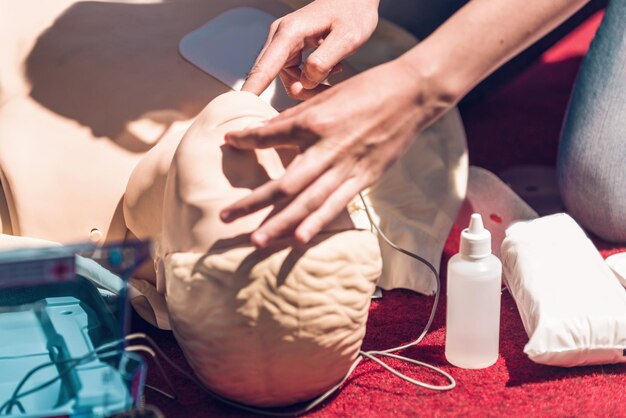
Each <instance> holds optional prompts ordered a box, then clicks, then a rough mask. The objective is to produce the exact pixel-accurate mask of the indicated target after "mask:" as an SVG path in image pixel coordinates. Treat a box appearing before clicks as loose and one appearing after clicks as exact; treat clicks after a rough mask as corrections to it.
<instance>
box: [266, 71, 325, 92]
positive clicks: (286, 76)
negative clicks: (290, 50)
mask: <svg viewBox="0 0 626 418" xmlns="http://www.w3.org/2000/svg"><path fill="white" fill-rule="evenodd" d="M278 76H279V77H280V81H281V82H282V83H283V86H284V87H285V90H286V91H287V95H288V96H289V97H292V98H294V99H298V100H307V99H310V98H312V97H314V96H316V95H318V94H319V93H321V92H323V91H325V90H327V89H328V88H329V87H330V86H327V85H325V84H319V85H317V86H315V87H314V88H312V89H305V88H304V86H303V85H302V82H301V81H300V78H301V71H300V69H299V68H297V67H296V68H285V69H283V70H282V71H281V72H280V73H279V74H278Z"/></svg>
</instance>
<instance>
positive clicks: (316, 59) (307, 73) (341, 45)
mask: <svg viewBox="0 0 626 418" xmlns="http://www.w3.org/2000/svg"><path fill="white" fill-rule="evenodd" d="M353 39H354V38H353V37H352V36H351V35H350V32H347V31H342V30H334V31H332V32H330V34H329V35H328V36H327V37H326V39H324V42H322V44H321V45H320V46H319V47H318V48H317V49H316V50H315V51H313V52H312V53H311V55H309V57H308V58H307V59H306V61H305V62H304V65H303V67H302V79H301V81H302V85H303V86H304V88H307V89H311V88H313V87H315V86H317V85H318V84H319V83H321V82H322V81H324V80H326V79H327V78H328V75H329V74H330V72H331V71H332V69H333V68H334V67H335V66H336V65H337V64H338V63H339V62H340V61H341V60H342V59H344V58H345V57H347V56H348V55H350V54H351V53H352V52H353V51H354V50H355V49H356V47H357V46H358V45H357V44H356V42H355V41H354V40H353Z"/></svg>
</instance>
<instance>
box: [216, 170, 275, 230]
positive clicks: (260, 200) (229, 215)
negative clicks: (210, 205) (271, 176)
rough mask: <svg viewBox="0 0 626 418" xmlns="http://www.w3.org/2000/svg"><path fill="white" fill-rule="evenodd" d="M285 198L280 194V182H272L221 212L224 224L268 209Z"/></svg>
mask: <svg viewBox="0 0 626 418" xmlns="http://www.w3.org/2000/svg"><path fill="white" fill-rule="evenodd" d="M284 197H285V196H284V195H282V194H281V193H280V189H279V187H278V180H270V181H268V182H267V183H265V184H263V185H262V186H259V187H257V188H256V189H254V191H253V192H252V193H250V194H249V195H248V196H246V197H244V198H243V199H240V200H238V201H237V202H235V203H233V204H232V205H229V206H227V207H225V208H224V209H222V210H221V211H220V219H221V220H222V222H226V223H230V222H233V221H235V220H237V219H239V218H241V217H243V216H246V215H249V214H251V213H254V212H256V211H258V210H261V209H263V208H266V207H268V206H270V205H271V204H272V202H275V201H277V200H280V199H282V198H284Z"/></svg>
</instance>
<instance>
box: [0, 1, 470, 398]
mask: <svg viewBox="0 0 626 418" xmlns="http://www.w3.org/2000/svg"><path fill="white" fill-rule="evenodd" d="M179 3H181V1H174V0H170V1H164V2H158V3H156V2H150V1H132V2H130V1H123V2H122V1H118V2H109V1H92V2H76V1H74V0H59V1H55V2H39V1H36V0H26V1H21V2H10V3H9V6H7V7H5V8H3V11H2V13H0V180H1V182H0V183H1V187H0V232H2V233H3V234H11V235H14V236H24V237H32V238H38V239H45V240H49V241H54V242H82V241H86V240H91V241H92V242H94V243H104V242H108V241H117V240H124V239H128V240H130V239H133V238H135V236H137V237H140V238H147V237H151V238H154V239H155V240H156V244H157V245H156V248H157V252H156V256H157V257H156V260H155V261H156V262H155V266H156V267H157V271H156V272H155V269H154V268H152V266H148V268H146V269H144V270H142V271H141V272H139V273H137V275H136V277H135V278H134V279H133V283H132V284H133V288H134V289H137V290H138V291H137V292H135V294H134V295H135V298H134V299H133V305H134V306H135V308H136V309H137V310H138V311H139V312H140V314H141V315H142V316H143V317H144V318H146V319H147V320H149V321H150V322H152V323H154V324H155V325H158V326H160V327H162V328H172V329H173V330H174V332H175V334H176V336H177V338H178V339H179V342H180V343H181V346H182V347H183V350H184V351H185V353H186V355H187V357H188V359H189V361H190V363H191V364H192V366H193V367H194V370H195V371H196V373H197V374H198V376H200V377H201V379H202V380H203V382H204V383H205V384H206V385H207V386H209V387H211V388H213V389H215V390H216V391H217V392H219V393H222V394H224V395H226V396H228V397H231V398H234V399H238V400H241V401H243V402H247V403H253V404H257V405H273V404H288V403H292V402H295V401H297V400H304V399H308V398H311V397H313V396H315V395H318V394H320V393H321V392H323V391H324V390H325V389H326V388H327V387H328V386H330V385H333V384H334V383H336V382H337V381H338V380H339V379H340V378H341V377H342V376H343V374H344V373H345V372H346V371H347V367H348V366H349V365H350V362H351V359H353V358H354V357H355V356H356V353H357V351H358V348H359V345H360V341H361V339H362V336H363V333H364V331H365V330H364V327H365V320H366V315H367V308H368V306H369V294H370V293H371V290H372V289H373V282H374V280H375V279H376V278H377V276H378V273H379V270H380V258H379V248H378V245H377V244H376V241H375V240H374V241H373V240H372V239H373V238H372V237H371V236H370V235H369V232H366V231H361V230H356V229H354V228H353V226H352V224H351V223H350V221H349V219H348V218H347V216H346V215H345V214H342V215H341V216H340V217H339V218H338V219H337V220H335V222H334V223H333V224H332V225H330V226H329V227H328V229H327V230H326V231H325V232H323V233H322V234H320V236H319V237H318V238H317V239H316V240H315V241H313V242H312V243H311V244H310V245H308V246H305V247H293V246H291V245H290V244H291V242H278V243H277V244H276V245H274V246H272V247H270V248H268V249H266V250H263V251H260V252H257V251H254V250H253V248H252V247H250V246H248V245H247V243H246V242H247V241H246V234H248V233H249V232H250V231H252V230H253V229H255V228H256V226H258V224H259V223H260V222H262V220H263V218H264V217H265V216H267V211H266V212H261V213H259V214H256V215H253V216H251V217H248V218H245V219H242V220H240V221H237V222H235V223H233V224H229V225H228V227H226V226H225V225H223V224H222V223H221V222H220V221H219V218H218V217H217V212H218V211H219V209H221V208H222V207H223V206H225V205H226V204H227V203H232V202H233V201H235V200H237V199H238V198H239V197H241V196H243V195H245V194H247V193H249V190H250V189H251V188H254V187H256V186H258V185H259V184H261V183H262V182H264V181H265V180H267V179H268V178H272V177H276V176H279V175H280V173H282V171H283V164H282V162H281V160H280V158H279V156H278V155H276V153H275V151H273V150H266V151H259V152H258V153H255V154H250V153H242V152H241V151H236V150H234V149H231V148H227V147H223V146H222V144H223V134H224V132H226V131H227V130H235V129H239V128H243V127H246V126H249V125H250V124H253V123H257V122H259V121H261V120H264V119H267V118H270V117H273V116H274V115H275V114H276V113H275V111H274V110H273V109H272V108H271V107H269V106H268V105H265V104H264V103H263V102H261V101H259V100H258V99H257V98H256V97H255V96H251V95H249V94H245V93H228V94H226V95H223V96H220V94H223V93H225V92H227V91H229V90H230V89H229V88H228V87H227V86H225V85H224V84H222V83H220V82H218V81H217V80H216V79H214V78H212V77H211V76H209V75H207V74H206V73H203V72H201V71H199V70H198V69H197V68H195V67H194V66H193V65H191V64H189V63H187V62H185V61H184V60H182V59H181V57H180V56H179V55H178V53H177V48H178V43H179V41H180V39H181V38H182V37H183V36H185V35H186V34H188V33H189V32H191V31H193V30H194V29H196V28H197V27H199V26H201V25H203V24H204V23H205V22H207V21H208V20H210V19H212V18H214V17H215V16H217V15H219V14H220V13H222V12H224V11H226V10H229V9H231V8H233V7H237V6H252V7H256V8H258V9H260V10H263V11H265V12H267V13H271V14H272V15H274V16H281V15H284V14H286V13H287V12H288V11H289V10H290V9H289V8H287V7H286V6H284V5H283V4H281V3H280V2H277V1H258V0H247V1H232V2H208V1H206V0H185V1H184V7H183V6H182V5H181V4H179ZM380 50H381V51H386V52H388V51H389V49H388V48H385V49H380ZM374 55H376V54H373V55H372V56H374ZM378 58H381V57H378ZM388 58H389V57H388ZM218 96H219V97H218ZM216 97H218V98H217V99H216V101H214V102H212V103H211V104H210V105H209V106H208V107H206V108H205V106H206V104H207V103H208V102H210V101H211V99H214V98H216ZM203 108H205V110H203ZM196 117H197V120H196ZM194 120H195V122H194ZM190 126H191V128H190ZM183 137H184V139H183ZM450 137H451V138H452V139H453V140H452V141H450V143H462V142H463V141H462V138H461V139H460V140H459V139H458V136H456V137H453V136H450ZM435 139H437V138H434V139H433V141H432V142H433V143H435V142H437V141H435ZM181 140H182V141H181ZM455 141H456V142H455ZM416 143H418V144H421V143H424V142H423V141H422V142H416ZM438 143H444V142H443V141H439V142H438ZM446 143H447V142H446ZM457 148H458V147H457ZM442 155H446V156H448V155H452V156H454V158H452V157H450V158H451V159H453V160H454V159H456V158H457V157H456V156H458V155H460V154H459V153H452V154H451V153H443V154H442ZM283 157H284V156H283ZM419 166H422V165H419ZM448 166H450V165H443V166H442V167H448ZM131 174H132V176H131ZM437 184H439V183H437ZM441 189H443V188H441ZM211 199H212V200H211ZM431 206H432V205H431ZM19 240H20V239H19V238H18V237H11V239H7V237H6V235H5V236H2V235H0V248H1V247H3V246H5V244H6V246H13V245H21V244H19V243H18V242H17V241H19ZM21 242H24V241H21ZM40 244H41V243H40V242H33V241H28V243H27V245H40ZM246 327H247V328H246ZM245 330H248V332H245ZM250 330H252V331H253V332H249V331H250ZM244 366H245V367H244ZM305 366H306V368H305ZM287 371H290V373H286V372H287ZM264 373H268V374H267V375H266V376H264V377H260V376H262V375H263V374H264ZM255 379H256V380H255ZM281 379H282V380H281ZM286 379H289V380H286ZM281 382H282V383H281ZM268 383H271V386H264V385H265V384H268Z"/></svg>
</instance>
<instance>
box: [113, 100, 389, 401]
mask: <svg viewBox="0 0 626 418" xmlns="http://www.w3.org/2000/svg"><path fill="white" fill-rule="evenodd" d="M275 115H276V112H275V111H274V110H273V109H272V108H271V107H270V106H268V105H267V104H265V103H264V102H262V101H261V100H260V99H259V98H258V97H256V96H254V95H252V94H249V93H242V92H231V93H227V94H224V95H222V96H219V97H217V98H216V99H215V100H213V101H212V102H211V103H210V104H209V105H208V106H207V107H206V108H205V109H204V110H203V112H202V113H201V114H200V115H199V116H198V118H197V119H196V121H195V122H194V123H193V125H192V126H191V127H190V128H189V130H188V131H187V133H186V134H185V136H184V137H183V139H182V141H180V144H177V145H178V146H177V147H176V149H175V152H173V149H174V145H172V144H170V145H169V146H168V147H166V146H165V145H164V147H163V149H162V150H161V151H160V152H161V154H160V155H161V156H162V158H163V155H166V156H172V155H173V158H172V159H171V165H170V166H169V170H168V173H167V180H166V181H161V182H152V184H161V186H158V187H156V188H159V187H160V188H161V190H159V191H158V193H156V194H157V195H159V194H160V195H161V196H163V198H162V210H161V209H160V208H158V207H157V206H158V205H155V204H154V202H156V201H158V198H155V197H154V195H152V197H150V198H147V197H146V196H147V195H149V194H150V193H154V192H155V190H154V187H153V189H152V190H150V191H149V192H148V191H147V192H145V193H144V195H143V197H142V193H139V192H138V191H137V190H134V189H133V187H134V185H135V184H143V185H146V184H149V183H150V182H149V181H146V178H144V179H142V181H141V182H140V181H139V180H137V178H138V177H141V176H144V177H146V176H147V177H150V176H151V175H153V174H150V175H149V174H147V173H148V172H149V170H148V168H147V167H148V166H149V165H148V164H146V165H144V166H143V167H142V165H141V164H140V166H138V167H137V169H136V170H135V172H134V173H133V176H132V178H131V182H130V183H129V188H128V189H127V200H128V202H129V203H128V204H127V205H126V208H125V213H126V215H127V216H126V217H127V220H128V222H129V227H130V229H131V230H132V231H133V232H134V233H135V234H136V235H138V236H140V237H147V236H152V237H154V238H155V239H156V240H157V242H158V259H157V263H156V265H157V276H158V277H159V279H157V289H158V290H159V291H160V292H162V293H164V295H165V299H166V301H167V310H168V313H169V320H170V324H171V327H172V330H173V331H174V335H175V336H176V338H177V340H178V342H179V344H180V346H181V347H182V349H183V351H184V352H185V355H186V357H187V359H188V360H189V363H190V364H191V366H192V367H193V369H194V371H195V372H196V374H197V375H198V377H199V378H200V379H201V380H202V381H203V382H204V383H205V385H207V387H209V388H210V389H212V390H215V391H216V392H218V393H220V394H222V395H224V396H226V397H228V398H231V399H234V400H237V401H240V402H244V403H247V404H251V405H257V406H276V405H289V404H293V403H296V402H300V401H305V400H308V399H311V398H313V397H315V396H317V395H320V394H321V393H323V392H324V391H325V390H327V389H329V388H330V387H332V386H333V385H335V384H336V383H337V382H338V381H339V380H341V378H342V377H343V376H344V375H345V374H346V372H347V371H348V369H349V367H350V365H351V364H352V362H353V361H354V360H355V359H356V357H357V355H358V352H359V349H360V346H361V342H362V339H363V336H364V334H365V323H366V320H367V313H368V308H369V301H370V296H371V294H372V292H373V290H374V286H375V281H376V279H377V278H378V276H379V275H380V271H381V259H380V253H379V248H378V243H377V240H376V238H375V237H374V236H373V235H372V234H371V233H370V232H369V231H363V230H356V229H354V227H353V226H352V224H351V222H350V220H349V218H348V216H347V214H345V213H344V214H342V215H341V216H340V217H338V219H336V220H335V221H334V222H333V223H332V224H331V225H330V226H329V228H328V229H327V230H325V231H324V232H322V233H321V234H320V235H319V236H318V237H317V238H316V239H314V240H313V241H312V242H311V243H309V244H306V245H295V243H294V241H293V240H292V239H284V240H282V241H279V242H277V243H275V244H273V245H271V246H270V247H268V248H265V249H262V250H259V249H256V248H254V247H253V246H251V245H250V244H249V233H250V232H252V231H253V230H254V229H255V228H256V227H258V225H259V224H260V223H261V222H262V221H263V219H264V217H266V216H267V215H268V211H267V210H266V211H262V212H261V213H257V214H255V215H252V216H249V217H246V218H243V219H240V220H238V221H236V222H234V223H232V224H224V223H222V222H221V220H220V219H219V216H218V213H219V211H220V209H221V208H223V207H224V206H226V205H227V204H228V203H231V202H233V201H234V200H236V199H238V198H240V197H242V196H244V195H246V194H247V193H249V192H250V189H252V188H254V187H257V186H259V185H260V184H263V183H264V182H266V181H268V180H269V179H270V178H275V177H277V176H279V175H280V174H281V173H282V172H283V171H284V168H283V165H282V163H281V160H280V158H279V156H278V154H277V153H276V151H275V150H272V149H269V150H257V151H240V150H235V149H233V148H230V147H228V146H226V145H224V140H223V138H224V134H225V133H226V132H228V131H231V130H236V129H241V128H244V127H246V126H249V125H251V124H253V123H258V122H260V121H262V120H266V119H268V118H271V117H273V116H275ZM166 148H167V149H168V150H169V151H164V150H165V149H166ZM157 152H159V151H158V150H157V151H155V155H156V153H157ZM153 157H154V156H153ZM165 159H167V158H165ZM147 161H150V156H148V157H147ZM164 166H165V165H161V167H164ZM152 167H154V165H152ZM163 188H164V191H163ZM142 201H143V202H145V204H143V205H142ZM148 202H150V204H148ZM148 210H149V211H151V212H153V214H152V215H150V216H148V217H142V216H141V214H142V213H146V211H148ZM159 212H161V213H162V215H161V216H159ZM154 213H157V215H156V216H155V215H154ZM135 215H136V216H135ZM159 219H160V220H161V223H160V224H158V225H157V223H158V220H159Z"/></svg>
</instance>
